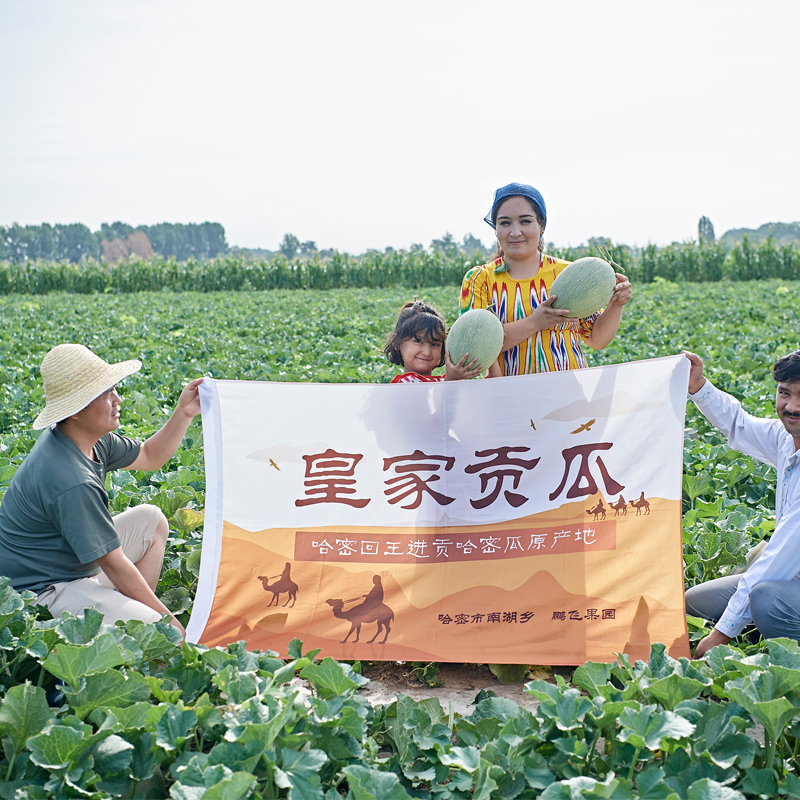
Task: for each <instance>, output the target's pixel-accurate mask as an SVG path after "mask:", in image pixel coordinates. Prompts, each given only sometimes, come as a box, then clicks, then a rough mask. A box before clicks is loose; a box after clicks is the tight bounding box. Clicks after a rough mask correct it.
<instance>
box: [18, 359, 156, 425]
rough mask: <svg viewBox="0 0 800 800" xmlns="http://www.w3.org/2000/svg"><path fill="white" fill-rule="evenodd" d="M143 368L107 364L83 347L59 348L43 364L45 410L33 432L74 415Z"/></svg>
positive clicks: (135, 364)
mask: <svg viewBox="0 0 800 800" xmlns="http://www.w3.org/2000/svg"><path fill="white" fill-rule="evenodd" d="M141 368H142V362H141V361H137V360H136V359H133V360H131V361H120V362H119V364H109V363H108V362H106V361H103V359H102V358H100V356H96V355H95V354H94V353H93V352H92V351H91V350H89V349H88V348H87V347H84V346H83V345H82V344H60V345H58V346H57V347H54V348H53V349H52V350H51V351H50V352H49V353H48V354H47V355H46V356H45V357H44V359H43V360H42V367H41V373H42V380H43V381H44V395H45V407H44V411H42V413H41V414H39V416H38V417H36V419H35V420H34V422H33V428H34V430H39V429H41V428H46V427H48V425H52V424H53V423H54V422H61V420H63V419H66V418H67V417H71V416H72V415H73V414H77V413H78V412H79V411H81V410H83V409H84V408H86V406H88V405H89V403H91V402H92V400H94V399H95V398H97V397H99V396H100V395H101V394H103V392H105V391H106V390H107V389H110V388H111V387H112V386H114V384H116V383H117V382H119V381H121V380H122V379H123V378H126V377H127V376H128V375H133V373H134V372H138V371H139V370H140V369H141Z"/></svg>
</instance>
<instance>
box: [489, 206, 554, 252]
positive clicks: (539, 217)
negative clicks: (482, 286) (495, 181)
mask: <svg viewBox="0 0 800 800" xmlns="http://www.w3.org/2000/svg"><path fill="white" fill-rule="evenodd" d="M512 197H523V198H524V199H525V200H527V201H528V204H529V205H530V207H531V208H532V209H533V216H534V217H536V221H537V222H538V223H539V224H540V225H544V223H543V222H542V215H541V214H540V213H539V209H538V208H536V204H535V203H534V202H533V201H532V200H531V199H530V198H529V197H525V195H524V194H511V195H509V196H508V197H504V198H503V202H502V203H498V204H497V208H493V209H492V222H493V223H494V224H495V225H496V224H497V212H498V211H499V210H500V206H502V205H503V203H505V201H506V200H510V199H511V198H512ZM539 252H540V253H543V252H544V232H542V235H541V236H540V237H539ZM504 256H505V253H504V252H503V248H502V247H500V240H499V239H498V241H497V249H496V250H495V253H494V257H495V258H501V257H504Z"/></svg>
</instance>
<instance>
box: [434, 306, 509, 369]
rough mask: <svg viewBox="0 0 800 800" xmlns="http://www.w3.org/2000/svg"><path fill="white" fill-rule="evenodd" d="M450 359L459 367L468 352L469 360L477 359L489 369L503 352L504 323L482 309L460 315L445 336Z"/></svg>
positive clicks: (482, 365)
mask: <svg viewBox="0 0 800 800" xmlns="http://www.w3.org/2000/svg"><path fill="white" fill-rule="evenodd" d="M447 349H448V350H449V351H450V360H451V361H452V362H453V363H454V364H458V362H459V361H461V359H462V358H463V357H464V355H465V353H469V361H472V359H473V358H477V359H478V363H479V364H480V365H481V367H483V368H484V369H488V368H489V367H490V366H491V365H492V364H493V363H494V362H495V361H496V360H497V357H498V356H499V355H500V351H501V350H502V349H503V323H502V322H500V320H499V319H498V318H497V317H496V316H495V315H494V314H493V313H492V312H491V311H488V310H487V309H485V308H473V309H472V310H471V311H467V312H466V313H464V314H462V315H461V316H460V317H459V318H458V319H457V320H456V321H455V322H454V323H453V327H452V328H450V333H449V334H448V335H447Z"/></svg>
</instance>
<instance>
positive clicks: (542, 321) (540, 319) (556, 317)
mask: <svg viewBox="0 0 800 800" xmlns="http://www.w3.org/2000/svg"><path fill="white" fill-rule="evenodd" d="M557 299H558V295H557V294H554V295H551V296H550V297H548V298H547V300H545V301H544V302H543V303H540V304H539V305H538V306H537V307H536V308H535V309H534V310H533V313H532V314H531V315H530V316H529V317H526V319H529V320H530V321H531V322H532V323H533V326H534V333H539V331H546V330H547V329H548V328H554V327H555V326H556V325H560V324H561V323H562V322H567V321H568V320H565V319H564V317H566V316H567V315H568V314H569V309H567V308H553V303H554V302H555V301H556V300H557Z"/></svg>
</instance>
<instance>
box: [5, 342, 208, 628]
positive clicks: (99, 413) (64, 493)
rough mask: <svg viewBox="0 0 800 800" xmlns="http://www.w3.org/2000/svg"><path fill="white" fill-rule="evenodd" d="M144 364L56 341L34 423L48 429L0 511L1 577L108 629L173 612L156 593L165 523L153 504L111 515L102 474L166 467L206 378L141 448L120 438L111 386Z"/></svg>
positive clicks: (196, 382)
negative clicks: (93, 613) (99, 616)
mask: <svg viewBox="0 0 800 800" xmlns="http://www.w3.org/2000/svg"><path fill="white" fill-rule="evenodd" d="M141 366H142V363H141V361H136V360H132V361H123V362H120V363H118V364H108V363H107V362H105V361H104V360H103V359H102V358H100V357H98V356H96V355H95V354H94V353H93V352H92V351H91V350H89V349H87V348H86V347H83V345H78V344H61V345H58V346H57V347H54V348H53V349H52V350H51V351H50V352H49V353H47V355H46V356H45V357H44V360H43V361H42V366H41V375H42V380H43V382H44V388H45V400H46V402H45V408H44V410H43V411H42V413H41V414H39V416H38V417H37V418H36V420H35V421H34V423H33V427H34V428H35V429H44V431H43V433H42V434H41V436H40V437H39V439H38V440H37V442H36V444H35V445H34V447H33V449H32V450H31V452H30V453H29V454H28V456H27V457H26V459H25V461H24V462H23V463H22V464H21V466H20V467H19V469H18V470H17V472H16V474H15V476H14V478H13V480H12V481H11V485H10V486H9V487H8V490H7V491H6V494H5V496H4V497H3V502H2V504H1V505H0V574H2V575H6V576H8V577H9V578H11V584H12V586H13V587H14V588H15V589H17V590H18V591H22V590H24V589H28V590H30V591H33V592H35V593H37V595H38V601H39V602H40V603H41V604H43V605H47V606H48V607H49V608H50V610H51V611H52V612H53V614H54V615H55V616H58V615H59V614H60V613H61V612H62V611H69V612H71V613H73V614H76V615H77V614H81V613H82V612H83V610H84V609H85V608H87V607H89V606H93V607H94V608H96V609H97V610H98V611H101V612H102V613H103V614H104V616H105V621H106V622H109V623H113V622H115V621H117V620H125V621H127V620H132V619H139V620H143V621H145V622H155V621H157V620H158V619H160V618H161V615H162V614H169V613H170V612H169V609H167V607H166V606H165V605H164V604H163V603H162V602H161V601H160V600H159V599H158V598H157V597H156V594H155V588H156V584H157V582H158V578H159V575H160V573H161V565H162V563H163V560H164V548H165V546H166V541H167V534H168V533H169V524H168V523H167V519H166V517H165V516H164V515H163V514H162V513H161V511H160V510H159V509H158V508H156V507H155V506H150V505H140V506H135V507H133V508H131V509H128V510H127V511H124V512H123V513H122V514H118V515H117V516H115V517H113V518H112V516H111V514H110V512H109V509H108V495H107V494H106V491H105V477H106V473H107V472H108V471H110V470H115V469H129V470H157V469H160V468H161V467H162V466H163V465H164V464H166V463H167V461H169V459H170V458H172V456H173V455H174V453H175V451H176V450H177V449H178V446H179V445H180V443H181V441H182V439H183V436H184V434H185V433H186V430H187V429H188V427H189V425H190V424H191V422H192V419H193V418H194V417H195V416H196V415H197V414H198V413H199V412H200V401H199V398H198V390H197V387H198V386H199V385H200V383H202V380H203V379H202V378H199V379H197V380H194V381H192V382H191V383H189V384H188V385H187V386H185V387H184V389H183V391H182V392H181V395H180V398H179V399H178V405H177V407H176V409H175V411H174V412H173V414H172V416H171V417H170V418H169V419H168V420H167V422H166V423H165V424H164V426H163V427H162V428H161V429H160V430H159V431H158V432H156V433H155V434H153V435H152V436H151V437H150V438H149V439H147V440H146V441H144V442H139V441H136V440H134V439H129V438H127V437H125V436H121V435H120V434H118V433H116V428H117V427H118V426H119V417H120V412H119V408H120V397H119V395H118V394H117V392H116V385H117V383H118V382H119V381H121V380H122V379H123V378H125V377H127V376H128V375H132V374H133V373H135V372H138V371H139V369H141ZM172 624H173V625H175V627H176V628H178V629H179V630H180V631H181V633H184V631H183V627H182V626H181V624H180V623H179V622H178V621H177V620H176V619H174V618H172Z"/></svg>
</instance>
